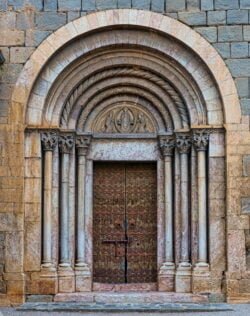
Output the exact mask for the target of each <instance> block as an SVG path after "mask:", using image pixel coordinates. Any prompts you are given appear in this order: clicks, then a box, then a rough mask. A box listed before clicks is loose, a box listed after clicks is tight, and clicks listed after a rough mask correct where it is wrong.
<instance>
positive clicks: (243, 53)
mask: <svg viewBox="0 0 250 316" xmlns="http://www.w3.org/2000/svg"><path fill="white" fill-rule="evenodd" d="M231 57H232V58H240V57H248V43H247V42H236V43H232V44H231Z"/></svg>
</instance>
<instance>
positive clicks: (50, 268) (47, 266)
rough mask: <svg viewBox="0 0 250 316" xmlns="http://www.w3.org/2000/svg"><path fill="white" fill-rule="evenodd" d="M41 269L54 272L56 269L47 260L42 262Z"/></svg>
mask: <svg viewBox="0 0 250 316" xmlns="http://www.w3.org/2000/svg"><path fill="white" fill-rule="evenodd" d="M41 271H42V272H43V271H44V272H45V273H46V272H47V271H51V272H55V271H56V267H55V265H54V264H53V263H50V262H47V263H42V265H41Z"/></svg>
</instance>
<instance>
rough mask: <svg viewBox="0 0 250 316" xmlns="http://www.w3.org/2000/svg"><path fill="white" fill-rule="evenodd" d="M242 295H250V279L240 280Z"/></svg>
mask: <svg viewBox="0 0 250 316" xmlns="http://www.w3.org/2000/svg"><path fill="white" fill-rule="evenodd" d="M239 283H240V284H239V286H240V293H250V282H249V279H247V280H240V281H239Z"/></svg>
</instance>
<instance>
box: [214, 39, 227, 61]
mask: <svg viewBox="0 0 250 316" xmlns="http://www.w3.org/2000/svg"><path fill="white" fill-rule="evenodd" d="M213 46H214V48H215V49H216V50H217V51H218V53H219V54H220V55H221V56H222V57H224V58H229V57H230V56H231V49H230V43H215V44H213Z"/></svg>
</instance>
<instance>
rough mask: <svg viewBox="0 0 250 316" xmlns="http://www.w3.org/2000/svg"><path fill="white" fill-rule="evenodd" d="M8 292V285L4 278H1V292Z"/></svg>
mask: <svg viewBox="0 0 250 316" xmlns="http://www.w3.org/2000/svg"><path fill="white" fill-rule="evenodd" d="M6 292H7V285H6V282H5V281H4V280H0V294H6Z"/></svg>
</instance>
